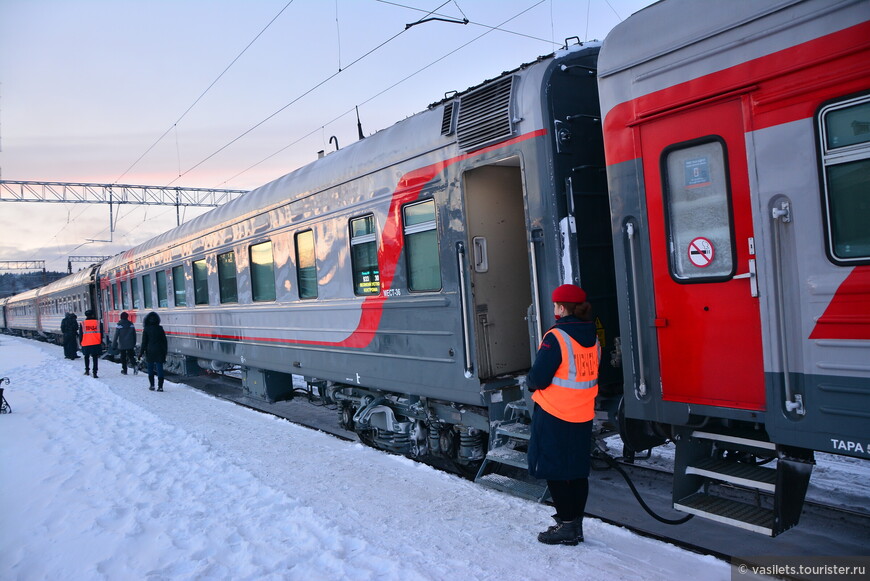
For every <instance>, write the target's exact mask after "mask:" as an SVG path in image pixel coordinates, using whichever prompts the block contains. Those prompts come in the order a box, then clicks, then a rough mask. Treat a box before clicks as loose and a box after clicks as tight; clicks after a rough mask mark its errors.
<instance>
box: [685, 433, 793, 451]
mask: <svg viewBox="0 0 870 581" xmlns="http://www.w3.org/2000/svg"><path fill="white" fill-rule="evenodd" d="M692 437H693V438H697V439H699V440H713V441H715V442H723V443H726V444H736V445H739V446H747V447H750V448H758V449H760V450H769V451H775V450H776V444H774V443H772V442H765V441H763V440H755V439H752V438H747V437H741V436H735V435H733V434H718V433H716V432H702V431H697V430H696V431H694V432H692Z"/></svg>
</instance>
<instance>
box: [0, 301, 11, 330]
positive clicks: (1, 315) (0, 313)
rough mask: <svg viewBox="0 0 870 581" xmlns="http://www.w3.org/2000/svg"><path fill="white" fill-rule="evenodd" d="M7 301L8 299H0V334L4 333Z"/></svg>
mask: <svg viewBox="0 0 870 581" xmlns="http://www.w3.org/2000/svg"><path fill="white" fill-rule="evenodd" d="M8 301H9V297H3V298H2V299H0V332H5V331H6V303H7V302H8Z"/></svg>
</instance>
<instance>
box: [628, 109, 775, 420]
mask: <svg viewBox="0 0 870 581" xmlns="http://www.w3.org/2000/svg"><path fill="white" fill-rule="evenodd" d="M743 127H744V123H743V109H742V107H741V102H740V100H739V99H732V100H727V101H724V102H717V103H711V104H704V105H699V106H696V107H692V108H683V109H681V110H680V111H677V112H666V113H664V114H661V115H658V116H657V117H655V118H653V119H650V120H649V121H647V122H642V125H641V127H640V136H641V148H642V152H643V160H644V161H643V164H644V167H643V171H644V176H645V180H646V183H645V189H646V195H647V200H646V203H647V208H648V212H649V216H648V220H649V236H650V248H651V257H652V275H653V292H654V295H655V312H656V319H655V321H654V322H653V323H654V325H655V326H656V329H657V334H658V342H659V349H660V352H659V360H660V369H661V383H662V397H663V399H664V400H666V401H675V402H685V403H691V404H701V405H716V406H726V407H733V408H739V409H747V410H762V409H764V408H765V390H764V367H763V359H762V346H761V324H760V311H759V300H758V298H757V296H758V292H757V288H756V278H755V274H754V272H755V256H754V254H755V248H754V247H755V244H754V234H753V225H752V211H751V208H752V205H751V202H750V192H749V180H748V172H747V164H746V151H745V150H746V147H745V143H744V135H743V132H742V129H743Z"/></svg>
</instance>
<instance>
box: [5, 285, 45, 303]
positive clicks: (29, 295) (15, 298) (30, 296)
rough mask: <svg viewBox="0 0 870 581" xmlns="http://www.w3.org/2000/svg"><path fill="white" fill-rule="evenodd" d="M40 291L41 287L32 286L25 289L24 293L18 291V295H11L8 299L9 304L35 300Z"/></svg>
mask: <svg viewBox="0 0 870 581" xmlns="http://www.w3.org/2000/svg"><path fill="white" fill-rule="evenodd" d="M40 288H41V287H40ZM39 291H40V289H39V288H32V289H30V290H27V291H24V292H23V293H18V294H17V295H12V296H11V297H9V298H8V299H7V304H11V303H18V302H22V301H30V300H35V299H36V296H37V295H38V294H39Z"/></svg>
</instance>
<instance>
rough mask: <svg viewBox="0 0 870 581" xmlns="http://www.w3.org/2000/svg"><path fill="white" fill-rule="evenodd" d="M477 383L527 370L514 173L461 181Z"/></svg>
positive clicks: (526, 295)
mask: <svg viewBox="0 0 870 581" xmlns="http://www.w3.org/2000/svg"><path fill="white" fill-rule="evenodd" d="M463 188H464V193H465V212H466V217H467V223H468V246H469V248H470V249H471V251H470V253H469V256H470V261H471V264H470V267H471V280H472V284H473V295H474V316H475V322H476V333H475V335H476V337H477V361H478V375H479V376H480V378H481V379H487V378H490V377H495V376H497V375H501V374H504V373H511V372H514V371H521V370H525V369H528V368H529V367H531V350H530V346H529V331H528V323H527V322H526V313H527V311H528V308H529V305H530V304H531V302H532V292H531V278H530V274H529V272H530V270H529V255H528V249H527V247H526V240H527V234H526V218H525V204H524V200H523V187H522V178H521V173H520V168H519V167H513V166H484V167H481V168H477V169H473V170H470V171H467V172H465V174H464V176H463Z"/></svg>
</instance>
